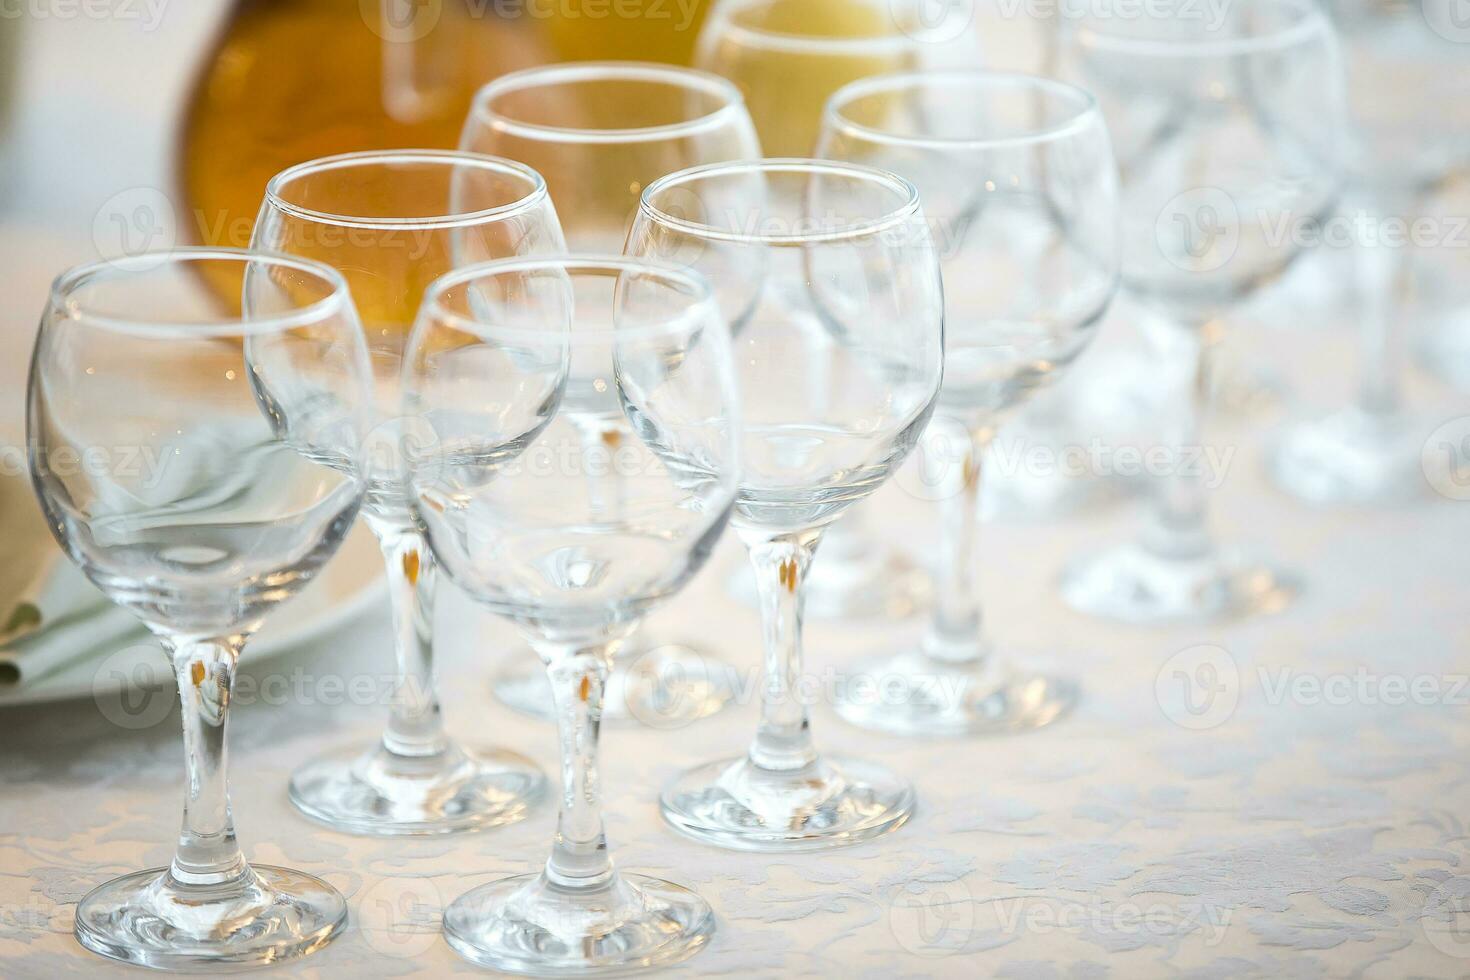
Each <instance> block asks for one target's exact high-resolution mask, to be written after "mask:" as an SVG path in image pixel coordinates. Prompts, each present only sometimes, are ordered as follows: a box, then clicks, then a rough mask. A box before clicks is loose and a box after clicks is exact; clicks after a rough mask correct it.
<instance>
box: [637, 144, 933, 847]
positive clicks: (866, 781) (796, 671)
mask: <svg viewBox="0 0 1470 980" xmlns="http://www.w3.org/2000/svg"><path fill="white" fill-rule="evenodd" d="M628 251H629V253H630V254H633V255H638V256H649V257H658V258H664V259H667V260H670V261H678V262H682V263H684V264H686V265H690V266H692V267H694V268H695V269H697V270H700V271H703V272H704V273H705V274H706V275H707V276H708V278H709V279H710V281H711V282H713V283H714V285H715V290H716V296H717V298H718V300H719V303H720V307H721V309H722V310H723V311H724V313H725V316H726V317H727V318H728V319H729V321H730V323H731V325H732V331H733V333H734V338H735V354H736V363H737V367H738V371H739V374H740V382H741V385H742V400H743V403H744V411H745V416H744V451H743V452H742V454H741V455H742V467H743V468H742V473H741V477H740V493H739V496H738V498H737V501H736V505H735V516H734V518H733V523H734V526H735V527H736V529H737V530H738V532H739V535H740V538H741V540H742V541H743V542H744V543H745V545H746V547H747V549H748V550H749V552H750V558H751V564H752V566H753V567H754V570H755V577H756V582H757V585H758V587H759V589H760V597H761V618H762V620H763V624H764V626H763V629H764V640H765V674H766V676H765V683H764V684H763V685H762V688H761V718H760V724H759V727H758V728H757V731H756V737H755V740H754V741H753V742H752V744H751V746H750V750H749V752H748V753H747V754H745V755H743V756H740V757H738V758H734V759H723V760H720V761H718V762H713V763H710V764H708V765H704V766H701V767H699V768H697V769H694V770H692V771H690V772H687V773H684V774H683V775H682V776H679V777H678V778H676V779H675V780H674V781H673V782H672V783H670V784H669V785H668V786H667V787H666V788H665V789H664V792H663V795H662V796H661V798H660V801H659V802H660V810H661V811H662V813H663V816H664V819H665V820H666V821H668V823H669V824H670V825H671V826H672V827H673V828H674V829H676V830H678V831H680V832H681V833H683V834H686V835H688V836H690V837H694V838H696V839H698V840H702V841H706V842H708V843H712V844H717V845H719V846H723V847H731V848H737V849H747V850H775V851H789V850H797V849H804V848H823V847H834V846H838V845H842V844H851V843H855V842H857V841H861V840H866V839H868V838H871V837H874V836H877V835H879V834H882V833H885V832H887V831H890V830H893V829H895V828H897V827H898V826H900V825H901V824H902V823H903V822H904V821H905V820H906V819H907V818H908V816H909V814H910V812H911V811H912V810H913V806H914V794H913V790H912V788H911V787H910V786H909V784H908V782H907V781H906V780H904V779H903V778H902V777H900V776H899V775H897V774H895V773H892V772H889V771H888V770H886V769H884V768H882V767H880V766H876V765H873V764H872V763H868V762H864V761H861V760H857V759H850V758H841V759H829V758H826V757H824V756H822V755H819V754H818V752H817V750H816V747H815V745H814V744H813V742H812V736H811V728H810V721H809V717H808V702H809V701H810V700H811V698H812V695H813V693H814V692H813V691H812V688H811V683H810V681H811V678H810V677H808V676H805V675H804V674H803V668H802V648H801V623H802V612H803V610H802V602H803V594H804V587H805V584H806V582H807V579H808V576H809V573H810V571H811V566H812V557H813V555H814V554H815V552H816V549H817V544H818V542H819V541H820V540H821V538H822V535H823V532H825V530H826V529H827V527H828V526H829V525H830V524H831V523H832V522H833V521H834V520H836V519H837V518H838V517H839V516H841V514H842V513H843V512H844V511H845V510H847V509H848V508H849V507H851V506H852V505H853V504H855V503H857V502H858V501H860V500H862V499H863V498H865V497H867V496H868V495H870V494H871V493H872V492H873V491H875V490H876V489H877V488H878V487H879V486H880V485H881V484H882V483H883V482H884V481H885V480H887V479H888V478H889V476H891V475H892V473H893V472H894V470H895V469H896V468H897V466H898V465H899V464H900V463H901V462H902V461H903V459H904V457H906V456H907V455H908V454H909V451H910V450H911V449H912V448H913V447H914V445H915V443H916V442H917V441H918V439H919V435H920V433H921V432H923V430H924V426H925V424H926V423H927V422H928V420H929V416H930V414H931V413H932V412H933V409H934V400H935V396H936V395H937V394H938V392H939V383H940V376H941V373H942V370H943V346H944V344H943V319H944V310H943V307H944V300H943V290H942V287H941V284H940V272H939V258H938V254H937V253H936V251H935V248H934V245H933V243H932V241H931V239H930V237H929V231H928V228H927V227H926V225H925V220H924V214H923V211H922V210H921V208H920V206H919V194H918V191H917V190H915V189H914V186H913V185H912V184H911V183H909V182H908V181H906V180H904V179H903V178H901V177H898V176H896V175H894V174H890V173H885V172H882V171H878V170H872V169H870V168H867V167H859V166H854V165H850V164H843V163H834V162H830V161H818V160H759V161H751V162H745V163H734V164H716V165H714V166H709V167H698V168H695V169H693V170H687V171H684V172H682V173H678V174H672V175H670V176H668V177H664V178H662V179H661V180H658V181H655V182H654V183H653V184H650V185H649V187H648V189H647V190H645V191H644V193H643V202H642V205H641V206H640V208H639V212H638V217H637V219H636V220H635V222H634V225H633V231H632V233H631V234H630V236H629V240H628ZM819 687H820V685H818V688H819ZM816 693H818V694H820V691H819V690H818V691H817V692H816Z"/></svg>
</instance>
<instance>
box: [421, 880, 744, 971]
mask: <svg viewBox="0 0 1470 980" xmlns="http://www.w3.org/2000/svg"><path fill="white" fill-rule="evenodd" d="M714 931H715V918H714V913H713V912H711V911H710V907H709V905H708V904H707V903H706V902H705V901H704V899H702V898H700V897H699V896H698V895H696V894H695V893H694V892H692V891H690V890H689V889H687V888H684V887H682V886H680V885H675V884H673V883H671V882H667V881H662V880H660V879H658V878H650V877H648V876H646V875H635V874H615V875H614V876H613V878H612V880H611V881H609V882H608V883H607V885H605V886H603V887H601V888H598V889H595V890H585V891H584V890H580V889H570V888H564V887H560V886H557V885H554V884H552V883H551V882H550V881H549V880H547V878H546V876H545V875H544V874H534V875H517V876H516V877H514V878H504V879H502V880H500V881H494V882H491V883H490V884H488V885H481V886H480V887H479V888H475V889H473V890H471V891H469V892H466V893H465V894H463V895H461V896H460V897H459V898H457V899H455V900H454V901H453V902H451V903H450V905H449V908H447V909H446V910H445V912H444V938H445V940H446V941H448V943H449V945H450V946H452V947H453V948H454V950H455V952H457V953H459V955H461V956H463V957H464V958H465V959H467V960H469V961H470V962H472V963H477V964H479V965H481V966H486V967H490V968H492V969H495V970H503V971H505V972H507V973H521V974H532V975H539V976H548V975H550V976H558V975H579V976H583V975H590V974H612V973H624V972H630V971H632V970H636V969H640V968H643V967H652V966H666V965H668V964H671V963H678V962H679V961H681V960H684V959H687V958H688V957H690V956H693V955H694V954H695V953H697V952H699V950H701V949H703V948H704V946H705V945H706V944H707V943H708V942H709V938H710V936H711V935H712V934H713V933H714Z"/></svg>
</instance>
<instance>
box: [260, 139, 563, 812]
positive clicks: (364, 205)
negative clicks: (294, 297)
mask: <svg viewBox="0 0 1470 980" xmlns="http://www.w3.org/2000/svg"><path fill="white" fill-rule="evenodd" d="M254 244H255V246H256V247H258V248H262V249H269V250H271V251H275V252H283V253H288V254H293V255H301V256H306V257H309V258H313V259H318V260H320V261H322V262H325V263H326V264H328V265H330V266H332V267H334V268H336V269H339V270H341V272H342V274H343V276H344V277H345V278H346V279H347V284H348V287H349V288H350V289H351V291H352V296H353V299H354V300H355V302H356V304H357V308H358V310H359V312H360V313H361V316H362V321H363V329H364V331H365V335H366V338H367V346H368V351H369V354H370V355H371V357H372V363H373V369H374V374H375V379H376V392H377V394H376V401H375V406H374V415H373V430H372V433H371V435H370V438H369V440H368V446H367V450H366V451H367V465H368V480H369V482H368V498H367V502H366V503H365V504H364V507H363V516H364V519H365V520H366V522H367V524H368V526H369V528H371V529H372V531H373V534H374V535H375V536H376V537H377V539H378V543H379V545H380V546H381V547H382V551H383V560H384V563H385V566H386V569H387V574H388V583H389V588H390V594H389V598H390V604H391V610H392V615H393V634H394V649H395V654H396V658H397V674H398V676H397V679H396V681H395V687H394V694H393V700H392V708H391V711H390V713H389V718H388V727H387V729H386V730H385V731H384V733H383V736H382V738H381V739H380V740H379V742H378V744H376V745H374V746H372V747H370V748H368V747H363V746H346V747H344V748H342V749H340V750H337V751H335V752H332V753H329V754H328V755H325V756H323V757H321V758H319V759H315V760H313V761H311V762H308V763H306V764H305V765H303V766H301V767H300V768H298V769H297V770H296V772H295V773H294V774H293V775H292V777H291V801H292V802H293V803H294V804H295V805H296V806H297V808H298V809H300V810H301V811H302V812H303V813H305V814H306V815H307V816H310V817H312V818H313V819H315V820H318V821H320V822H322V823H325V824H327V825H328V826H331V827H334V828H337V829H339V830H347V831H351V832H354V833H363V834H390V835H391V834H403V835H413V834H441V833H450V832H454V831H461V830H469V829H473V828H476V827H486V826H497V825H499V824H503V823H508V822H511V821H515V820H519V819H521V818H522V817H523V816H525V814H526V812H527V809H528V807H529V806H530V805H531V804H532V803H534V802H535V801H536V800H537V799H538V798H539V797H540V795H541V794H542V792H543V791H544V787H545V780H544V779H543V777H542V776H541V774H540V772H539V770H537V769H536V767H535V765H534V764H532V763H531V762H530V760H528V759H526V758H524V757H522V756H520V755H517V754H515V753H512V752H507V751H505V750H501V749H487V748H478V747H475V748H471V747H466V746H463V745H461V744H459V743H458V742H456V741H454V740H453V739H451V738H450V737H449V736H448V735H447V734H445V731H444V721H443V717H442V715H441V712H440V707H439V697H438V693H437V691H436V686H435V676H434V658H433V613H434V586H435V580H436V576H435V568H434V561H433V556H432V555H431V554H430V553H429V551H428V549H427V547H426V546H425V544H424V540H423V534H422V531H421V530H420V529H419V527H418V525H417V523H416V522H415V521H414V519H413V515H412V513H411V511H410V507H409V500H408V497H407V495H406V493H405V490H404V487H403V481H402V456H403V452H404V451H405V449H407V448H409V447H411V446H413V445H415V444H417V443H419V442H422V441H423V440H424V439H426V438H428V437H429V434H427V433H425V432H424V431H423V429H422V426H421V425H420V424H419V422H418V420H415V419H412V418H408V417H405V416H403V415H401V414H400V411H399V373H400V368H401V365H402V361H403V350H404V345H405V343H406V342H407V340H408V335H409V329H410V327H411V326H412V325H413V321H414V316H415V314H416V313H417V312H418V308H419V303H420V301H421V300H422V298H423V293H424V288H425V287H426V286H428V284H429V283H430V282H432V281H433V280H434V279H435V278H436V277H437V276H439V275H442V274H443V273H445V272H448V271H450V270H452V269H456V268H460V267H462V266H466V265H472V264H475V263H477V262H482V261H485V260H487V259H493V258H503V257H507V256H517V255H525V254H535V253H538V252H559V251H562V250H563V249H564V247H565V246H564V244H563V242H562V236H561V229H560V227H559V225H558V224H557V218H556V210H555V208H553V206H552V204H551V200H550V198H549V197H548V195H547V193H546V184H545V182H544V181H543V180H542V179H541V177H540V175H538V174H537V173H536V172H535V171H534V170H532V169H530V168H529V167H526V166H524V165H523V164H519V163H513V162H511V161H508V160H499V159H496V158H493V157H487V156H481V155H476V154H466V153H454V152H449V151H442V150H388V151H382V152H367V153H349V154H343V155H341V156H335V157H326V158H323V159H321V160H313V161H310V162H308V163H304V164H300V165H298V166H295V167H291V168H288V169H287V170H284V171H282V172H281V173H279V174H277V175H276V176H275V177H274V178H272V179H271V182H270V183H269V184H268V185H267V188H266V200H265V204H264V205H263V206H262V208H261V212H260V217H259V219H258V220H257V221H256V227H255V237H254Z"/></svg>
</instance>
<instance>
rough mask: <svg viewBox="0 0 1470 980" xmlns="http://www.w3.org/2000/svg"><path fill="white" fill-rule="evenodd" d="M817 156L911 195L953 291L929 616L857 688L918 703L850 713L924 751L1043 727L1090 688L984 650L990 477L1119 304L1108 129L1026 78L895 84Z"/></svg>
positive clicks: (855, 695)
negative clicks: (919, 633)
mask: <svg viewBox="0 0 1470 980" xmlns="http://www.w3.org/2000/svg"><path fill="white" fill-rule="evenodd" d="M819 152H820V154H821V155H822V156H824V157H829V158H831V159H834V160H844V161H847V162H850V163H860V164H865V165H867V166H872V167H879V168H882V169H885V170H892V171H894V172H896V173H900V174H902V175H903V176H905V177H906V178H908V179H909V180H911V181H913V183H914V184H915V186H917V187H918V188H919V194H920V197H921V198H922V200H923V201H924V213H925V214H926V215H928V218H929V221H930V223H931V228H932V229H934V237H935V240H936V242H937V243H938V244H939V246H940V249H941V255H942V269H943V273H944V306H945V348H944V351H945V353H944V386H943V388H942V389H941V390H940V393H939V407H938V408H937V409H936V417H935V421H934V423H933V424H931V426H930V430H929V435H928V437H927V438H926V440H925V444H924V449H923V450H921V453H922V457H923V459H924V460H925V462H926V463H927V464H928V465H927V466H925V468H924V482H923V483H921V484H920V485H919V486H917V487H915V488H914V489H915V490H916V492H919V493H921V494H924V495H925V496H928V497H931V498H938V499H939V500H940V501H941V502H942V504H943V532H942V533H941V535H940V549H939V555H938V579H937V582H936V587H935V604H934V611H933V616H932V620H931V622H930V624H929V628H928V630H927V632H926V633H925V635H924V637H923V639H922V640H921V641H920V642H919V643H918V645H917V646H916V647H913V648H911V649H905V650H902V651H901V652H899V653H898V654H896V655H894V654H887V655H885V656H882V657H880V658H878V659H876V660H874V661H871V662H869V663H866V664H864V665H863V666H861V667H859V668H858V669H857V672H856V673H857V675H858V676H863V677H871V678H883V679H884V682H885V683H895V680H894V679H900V680H901V682H902V689H903V690H904V691H905V692H907V694H908V696H907V697H905V698H902V699H896V698H891V697H884V698H873V697H869V696H862V695H864V694H871V692H861V691H859V690H858V689H857V688H856V687H855V686H853V685H851V684H849V685H848V686H847V688H846V689H845V695H846V696H843V697H839V699H838V704H837V710H838V711H839V712H840V713H841V714H842V716H843V717H845V718H847V719H848V720H849V721H851V722H853V723H855V724H858V725H862V726H864V727H867V728H877V729H881V730H885V731H893V732H899V733H902V734H913V735H939V734H946V735H958V734H974V733H978V732H993V731H1010V730H1016V729H1023V728H1034V727H1037V726H1039V725H1045V724H1047V723H1049V722H1051V721H1052V720H1053V719H1055V718H1057V717H1058V716H1059V715H1060V714H1061V713H1062V712H1064V711H1065V710H1066V709H1067V708H1068V707H1070V706H1071V704H1072V703H1073V701H1074V700H1075V691H1076V688H1075V686H1074V685H1073V684H1072V683H1071V682H1069V681H1065V680H1057V679H1055V678H1049V677H1045V676H1042V675H1038V674H1036V673H1033V672H1027V671H1024V670H1020V669H1016V668H1015V667H1014V666H1013V664H1012V662H1011V659H1010V658H1009V657H1007V656H1004V655H1002V654H1001V653H999V652H998V651H997V650H996V649H995V648H994V647H993V645H992V643H991V641H990V640H989V638H988V637H986V635H985V630H984V629H983V625H982V624H983V620H982V617H981V610H980V604H979V599H978V596H977V595H976V591H977V590H976V583H975V567H976V563H977V544H978V538H977V526H978V521H979V513H980V482H981V481H980V477H981V460H982V458H983V456H984V453H985V451H986V450H987V449H988V448H989V446H990V443H991V441H992V440H993V439H994V437H995V434H996V431H997V429H998V428H999V427H1000V425H1001V424H1002V423H1003V422H1004V421H1006V420H1007V419H1008V418H1010V417H1011V416H1012V415H1013V414H1014V413H1015V411H1016V410H1017V409H1018V408H1019V407H1020V406H1022V405H1023V404H1024V403H1025V402H1026V401H1027V400H1028V399H1029V398H1030V396H1031V395H1032V394H1033V393H1035V392H1036V391H1038V390H1039V389H1041V388H1043V387H1044V386H1046V385H1048V384H1050V383H1051V382H1053V381H1054V380H1056V379H1057V378H1058V377H1060V376H1061V374H1062V372H1063V371H1064V370H1065V369H1066V368H1068V367H1069V366H1070V365H1071V364H1072V362H1073V361H1074V360H1075V359H1076V358H1077V356H1078V355H1079V354H1081V353H1082V351H1083V350H1084V349H1085V348H1086V346H1087V344H1088V343H1089V342H1090V341H1091V340H1092V337H1093V334H1094V333H1095V332H1096V330H1095V328H1096V326H1097V324H1098V323H1099V322H1100V321H1101V319H1102V316H1103V314H1104V312H1105V311H1106V310H1107V308H1108V304H1109V302H1110V301H1111V300H1112V297H1113V293H1114V292H1115V291H1116V290H1117V285H1118V177H1117V168H1116V165H1115V164H1114V162H1113V154H1112V148H1111V146H1110V144H1109V142H1108V134H1107V128H1106V126H1104V124H1103V121H1102V114H1101V113H1100V112H1099V111H1098V108H1097V105H1096V103H1095V102H1094V101H1093V100H1092V97H1091V96H1089V95H1088V94H1087V93H1085V92H1083V91H1081V90H1080V89H1077V88H1074V87H1073V86H1071V85H1066V84H1063V83H1061V82H1055V81H1051V80H1048V79H1043V78H1037V77H1034V76H1030V75H1020V74H1010V73H991V72H977V71H963V72H924V73H915V74H903V75H883V76H878V77H876V78H871V79H867V80H864V81H859V82H854V83H853V84H851V85H848V86H845V87H844V88H842V89H840V90H839V91H838V92H837V93H836V94H835V95H834V96H833V97H832V100H831V101H830V102H829V103H828V106H827V114H826V120H825V122H824V124H823V135H822V140H821V143H820V149H819Z"/></svg>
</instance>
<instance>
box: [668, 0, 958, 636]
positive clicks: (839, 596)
mask: <svg viewBox="0 0 1470 980" xmlns="http://www.w3.org/2000/svg"><path fill="white" fill-rule="evenodd" d="M960 6H962V5H960ZM936 11H938V12H940V13H942V14H943V16H942V17H940V18H937V19H936V18H935V17H934V14H935V13H936ZM961 13H963V12H962V11H960V10H959V9H958V7H957V6H952V7H945V8H942V10H940V9H939V8H936V7H935V6H934V5H932V4H930V5H927V7H926V6H925V5H923V4H921V3H911V2H908V0H721V2H719V3H717V4H716V5H715V7H714V8H713V9H712V10H711V11H710V13H709V16H708V17H707V18H706V20H705V23H704V27H703V28H702V29H701V30H700V33H699V41H698V42H697V44H696V47H695V64H697V65H698V66H699V67H701V68H704V69H707V70H708V71H712V72H715V73H716V74H719V75H723V76H724V77H725V78H728V79H730V80H731V81H732V82H734V83H735V84H736V85H737V86H739V88H740V90H741V92H743V93H744V95H745V102H746V105H747V106H749V108H750V115H751V118H752V119H753V120H754V121H755V128H756V132H757V133H758V134H759V135H760V140H761V146H762V147H763V148H764V150H765V152H766V154H767V155H770V156H773V157H808V156H811V155H812V154H813V153H815V152H816V145H817V139H818V137H819V135H820V133H821V127H822V107H823V105H824V104H825V103H826V101H827V98H828V96H830V95H831V94H832V93H833V92H835V91H837V89H839V88H841V87H842V86H843V85H845V84H847V83H849V82H852V81H856V80H857V79H860V78H866V77H868V76H870V75H878V74H883V73H887V72H900V71H913V70H915V69H918V68H920V67H925V66H927V65H928V64H929V63H930V62H931V61H932V60H933V59H934V56H935V55H936V53H937V49H938V45H936V44H932V43H928V39H930V37H931V35H935V34H937V35H939V36H941V37H943V36H947V35H948V33H949V32H948V31H946V30H944V26H945V25H944V23H943V18H944V17H947V16H953V15H959V14H961ZM931 21H932V23H931ZM971 40H972V41H973V36H971ZM972 46H974V47H976V56H977V57H978V46H976V45H973V44H972ZM865 510H866V508H862V507H859V508H855V509H854V510H853V511H852V512H851V513H849V514H848V515H847V516H846V517H845V518H844V519H843V520H842V522H841V523H840V524H837V525H836V526H835V527H833V528H832V530H831V531H830V532H829V534H828V535H827V538H826V540H825V541H824V542H823V549H822V560H821V562H820V563H818V564H817V565H816V567H815V568H814V569H813V572H812V576H811V579H810V580H809V581H808V582H807V584H806V602H807V611H808V613H810V614H811V615H814V616H820V617H823V618H832V619H853V618H858V617H889V618H895V619H900V618H903V617H905V616H908V615H910V614H912V613H913V612H915V611H916V610H918V609H920V608H922V607H923V606H924V605H925V603H926V602H927V601H928V599H929V592H930V589H929V581H928V578H927V577H926V576H925V575H924V574H923V573H922V571H921V570H920V569H919V568H918V567H917V566H915V565H914V563H913V562H912V561H911V560H910V559H909V558H908V557H907V556H906V555H904V554H903V553H902V552H900V551H898V550H896V549H894V548H893V547H891V546H890V545H888V544H886V543H884V542H882V541H880V540H878V539H876V537H875V535H874V534H873V532H872V531H871V530H869V528H868V526H867V525H868V519H867V516H866V514H865ZM731 589H732V591H733V592H734V593H735V594H736V595H737V596H738V597H741V598H743V599H746V600H748V601H750V602H752V603H757V604H758V602H759V599H758V590H757V587H756V585H755V583H754V582H752V581H751V580H750V577H749V573H748V572H744V571H742V573H740V574H739V575H738V576H737V577H736V578H735V579H733V580H732V582H731Z"/></svg>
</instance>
